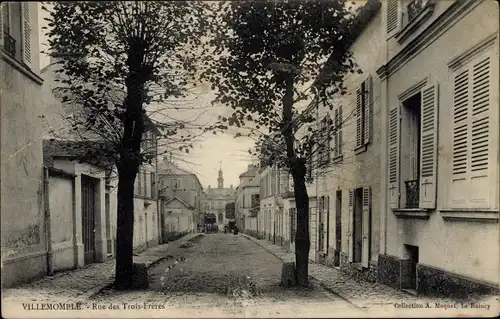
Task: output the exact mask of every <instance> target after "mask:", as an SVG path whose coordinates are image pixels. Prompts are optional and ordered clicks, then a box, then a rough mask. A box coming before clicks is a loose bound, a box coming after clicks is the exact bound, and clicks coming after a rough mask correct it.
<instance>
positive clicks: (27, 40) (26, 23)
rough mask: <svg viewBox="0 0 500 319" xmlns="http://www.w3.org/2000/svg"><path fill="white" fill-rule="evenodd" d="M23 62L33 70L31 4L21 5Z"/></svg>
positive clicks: (24, 3)
mask: <svg viewBox="0 0 500 319" xmlns="http://www.w3.org/2000/svg"><path fill="white" fill-rule="evenodd" d="M21 24H22V25H21V36H22V39H21V43H22V52H21V54H22V61H23V62H24V64H26V65H27V66H28V67H30V68H31V17H30V2H23V3H22V5H21Z"/></svg>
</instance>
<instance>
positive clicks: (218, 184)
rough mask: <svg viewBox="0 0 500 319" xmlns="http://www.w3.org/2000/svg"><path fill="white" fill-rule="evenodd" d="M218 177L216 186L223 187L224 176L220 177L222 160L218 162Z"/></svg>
mask: <svg viewBox="0 0 500 319" xmlns="http://www.w3.org/2000/svg"><path fill="white" fill-rule="evenodd" d="M219 165H220V166H219V177H218V178H217V187H218V188H224V177H222V162H219Z"/></svg>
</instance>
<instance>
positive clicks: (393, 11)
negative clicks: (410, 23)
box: [386, 0, 401, 36]
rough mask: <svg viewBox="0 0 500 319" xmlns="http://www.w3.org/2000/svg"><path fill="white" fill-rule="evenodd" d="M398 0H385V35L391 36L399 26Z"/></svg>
mask: <svg viewBox="0 0 500 319" xmlns="http://www.w3.org/2000/svg"><path fill="white" fill-rule="evenodd" d="M399 2H400V0H387V2H386V5H387V7H386V22H387V35H388V36H391V35H393V34H394V33H395V32H397V31H398V30H399V28H400V24H401V19H400V13H399V12H400V5H401V4H400V3H399Z"/></svg>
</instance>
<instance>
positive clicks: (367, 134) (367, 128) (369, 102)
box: [363, 75, 373, 144]
mask: <svg viewBox="0 0 500 319" xmlns="http://www.w3.org/2000/svg"><path fill="white" fill-rule="evenodd" d="M363 98H364V105H365V107H364V110H363V111H364V113H365V114H364V119H365V120H364V122H363V125H364V127H363V129H364V135H363V138H364V141H363V142H364V144H368V143H370V139H371V133H372V132H371V131H372V130H371V124H372V114H373V112H372V110H373V87H372V76H371V75H370V76H368V79H366V81H365V85H364V95H363Z"/></svg>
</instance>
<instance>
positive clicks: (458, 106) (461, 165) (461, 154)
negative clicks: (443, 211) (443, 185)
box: [450, 68, 469, 207]
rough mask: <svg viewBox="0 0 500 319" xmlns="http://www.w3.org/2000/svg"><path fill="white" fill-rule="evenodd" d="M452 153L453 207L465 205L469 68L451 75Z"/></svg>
mask: <svg viewBox="0 0 500 319" xmlns="http://www.w3.org/2000/svg"><path fill="white" fill-rule="evenodd" d="M453 86H454V88H453V142H452V143H453V155H452V181H451V189H450V192H451V196H452V199H451V202H452V206H453V207H465V205H466V198H467V195H466V188H464V187H463V182H464V180H467V176H468V172H467V162H468V161H467V144H468V131H469V130H468V118H469V116H468V112H469V69H468V68H467V69H464V70H460V71H458V72H456V73H455V74H454V76H453Z"/></svg>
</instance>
